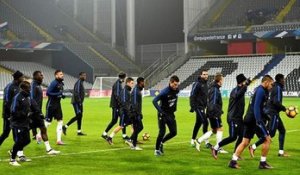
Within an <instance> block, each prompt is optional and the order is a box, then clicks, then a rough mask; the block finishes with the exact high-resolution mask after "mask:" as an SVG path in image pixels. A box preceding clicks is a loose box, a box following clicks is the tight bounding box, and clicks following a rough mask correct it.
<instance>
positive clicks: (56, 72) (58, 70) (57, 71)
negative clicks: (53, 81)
mask: <svg viewBox="0 0 300 175" xmlns="http://www.w3.org/2000/svg"><path fill="white" fill-rule="evenodd" d="M59 72H62V70H60V69H57V70H56V71H55V72H54V75H57V74H58V73H59Z"/></svg>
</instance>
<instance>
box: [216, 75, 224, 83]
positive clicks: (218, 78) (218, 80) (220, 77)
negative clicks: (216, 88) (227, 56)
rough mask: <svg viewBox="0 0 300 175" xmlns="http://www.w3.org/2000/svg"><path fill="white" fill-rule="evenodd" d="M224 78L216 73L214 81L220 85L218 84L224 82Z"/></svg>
mask: <svg viewBox="0 0 300 175" xmlns="http://www.w3.org/2000/svg"><path fill="white" fill-rule="evenodd" d="M222 78H223V74H221V73H220V72H218V73H216V75H215V78H214V80H215V82H217V83H218V82H220V81H221V80H222Z"/></svg>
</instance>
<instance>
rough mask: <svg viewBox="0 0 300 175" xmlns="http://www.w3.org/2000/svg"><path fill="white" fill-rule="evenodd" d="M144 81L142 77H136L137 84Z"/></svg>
mask: <svg viewBox="0 0 300 175" xmlns="http://www.w3.org/2000/svg"><path fill="white" fill-rule="evenodd" d="M144 81H145V79H144V78H143V77H138V78H137V79H136V82H137V84H140V83H141V82H144Z"/></svg>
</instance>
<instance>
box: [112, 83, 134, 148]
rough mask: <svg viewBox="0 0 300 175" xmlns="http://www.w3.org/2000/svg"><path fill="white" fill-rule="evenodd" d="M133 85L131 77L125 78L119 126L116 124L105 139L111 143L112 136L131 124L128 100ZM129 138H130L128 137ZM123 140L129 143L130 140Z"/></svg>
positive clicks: (121, 95)
mask: <svg viewBox="0 0 300 175" xmlns="http://www.w3.org/2000/svg"><path fill="white" fill-rule="evenodd" d="M133 86H134V82H133V79H132V78H131V77H128V78H126V81H125V87H124V89H122V91H121V94H120V97H121V99H120V100H121V104H120V121H119V126H117V127H116V128H115V129H114V130H113V131H112V132H111V134H110V135H109V137H107V139H106V141H107V142H108V143H109V144H110V145H112V144H113V142H112V139H113V137H114V136H115V135H116V134H117V133H118V132H119V131H120V130H121V129H123V128H125V127H126V126H128V125H130V124H131V121H130V118H131V116H130V115H131V109H130V108H131V102H130V92H131V89H132V88H133ZM129 139H130V138H129ZM129 139H128V140H125V143H127V144H129V145H130V140H129Z"/></svg>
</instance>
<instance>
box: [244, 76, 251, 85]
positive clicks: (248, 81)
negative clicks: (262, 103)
mask: <svg viewBox="0 0 300 175" xmlns="http://www.w3.org/2000/svg"><path fill="white" fill-rule="evenodd" d="M251 82H252V81H251V78H250V77H249V78H248V79H247V80H246V82H245V85H246V86H249V85H250V84H251Z"/></svg>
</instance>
